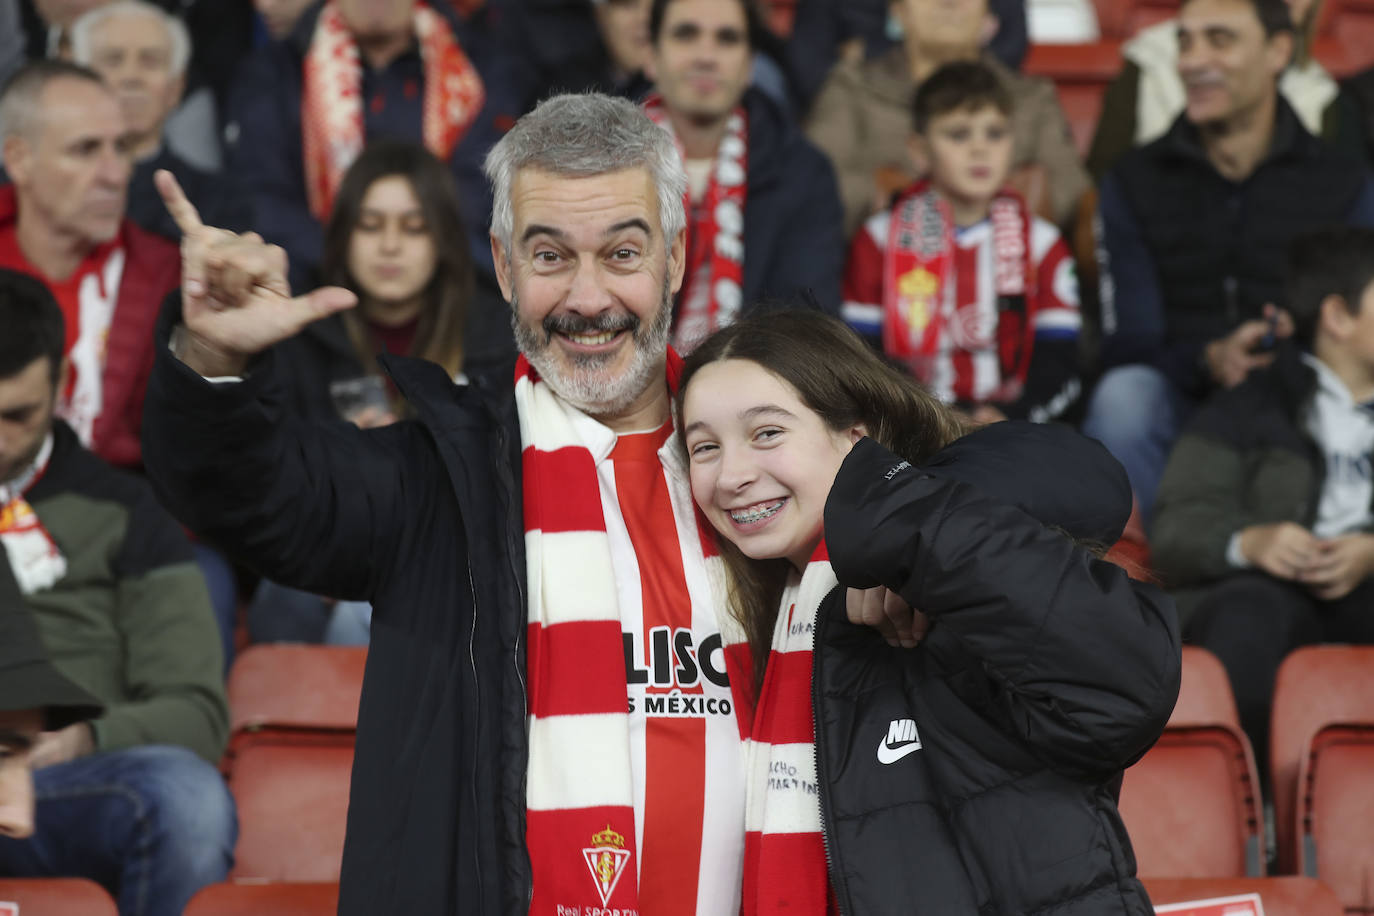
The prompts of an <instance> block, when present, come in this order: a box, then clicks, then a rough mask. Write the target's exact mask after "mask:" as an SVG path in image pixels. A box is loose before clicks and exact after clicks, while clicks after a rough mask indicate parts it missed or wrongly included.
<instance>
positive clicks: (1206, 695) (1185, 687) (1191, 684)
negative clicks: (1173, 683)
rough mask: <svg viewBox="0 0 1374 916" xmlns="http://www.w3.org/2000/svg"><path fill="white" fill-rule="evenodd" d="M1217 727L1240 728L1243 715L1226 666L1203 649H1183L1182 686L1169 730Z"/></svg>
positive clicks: (1185, 647) (1189, 647)
mask: <svg viewBox="0 0 1374 916" xmlns="http://www.w3.org/2000/svg"><path fill="white" fill-rule="evenodd" d="M1217 724H1221V725H1231V726H1234V727H1236V728H1240V714H1239V713H1238V712H1237V711H1236V698H1235V695H1234V694H1233V693H1232V692H1231V679H1230V678H1229V677H1227V675H1226V666H1224V665H1223V664H1222V663H1221V659H1219V658H1217V657H1216V656H1215V655H1213V654H1212V653H1211V652H1208V651H1207V650H1206V649H1204V648H1202V647H1201V646H1184V647H1183V683H1182V685H1181V686H1180V687H1179V691H1178V702H1177V703H1176V704H1174V711H1173V714H1172V715H1170V716H1169V727H1171V728H1179V727H1185V726H1189V725H1217Z"/></svg>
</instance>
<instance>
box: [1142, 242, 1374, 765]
mask: <svg viewBox="0 0 1374 916" xmlns="http://www.w3.org/2000/svg"><path fill="white" fill-rule="evenodd" d="M1288 263H1289V264H1290V269H1289V272H1288V282H1287V290H1286V292H1287V296H1286V302H1287V303H1288V308H1289V310H1290V313H1291V315H1292V318H1293V324H1294V332H1293V336H1292V338H1291V339H1289V340H1285V341H1283V342H1282V343H1281V344H1280V345H1279V347H1278V351H1277V359H1276V360H1275V361H1274V363H1273V364H1272V365H1270V366H1268V367H1267V368H1264V369H1262V370H1260V371H1259V372H1256V373H1254V374H1253V375H1251V376H1250V377H1249V378H1248V379H1247V380H1246V381H1245V382H1244V383H1242V384H1240V385H1238V386H1236V387H1234V388H1232V389H1230V390H1227V391H1224V392H1220V393H1218V394H1216V395H1215V396H1214V397H1213V398H1212V399H1211V400H1209V401H1208V402H1207V403H1206V404H1205V405H1204V406H1203V407H1202V409H1200V410H1199V411H1198V414H1197V416H1196V417H1195V419H1194V421H1193V422H1192V423H1190V424H1189V426H1188V428H1187V430H1186V432H1185V433H1184V435H1183V436H1182V438H1180V440H1179V443H1178V448H1176V449H1175V450H1174V453H1173V456H1172V457H1171V458H1170V459H1169V465H1168V469H1167V470H1166V471H1165V473H1164V479H1163V481H1162V483H1161V484H1160V490H1159V502H1158V505H1157V506H1156V520H1155V528H1154V538H1153V546H1154V555H1155V557H1156V559H1157V561H1158V564H1159V568H1160V570H1161V572H1163V573H1164V575H1165V577H1166V581H1168V583H1169V584H1170V585H1171V586H1172V587H1173V588H1174V589H1175V595H1176V596H1177V598H1178V607H1179V613H1180V616H1181V617H1182V619H1183V621H1184V624H1185V630H1184V632H1185V636H1186V637H1187V638H1189V639H1190V641H1192V642H1195V643H1197V644H1198V645H1201V646H1203V647H1204V648H1207V649H1209V650H1211V651H1212V652H1214V653H1215V654H1216V655H1217V657H1218V658H1220V659H1221V660H1222V662H1223V663H1224V664H1225V665H1226V670H1227V671H1228V673H1229V674H1230V677H1231V685H1232V689H1233V690H1234V692H1235V695H1236V704H1237V706H1238V707H1239V710H1240V720H1241V724H1242V725H1243V726H1244V728H1245V731H1246V732H1247V733H1248V734H1249V735H1250V741H1251V745H1252V746H1253V747H1254V748H1255V753H1256V756H1257V757H1258V758H1259V759H1260V760H1261V761H1263V760H1264V757H1265V756H1266V752H1267V749H1268V747H1269V740H1268V739H1269V707H1270V702H1271V700H1272V698H1273V693H1274V681H1275V678H1276V676H1277V674H1278V670H1279V664H1280V662H1282V661H1283V658H1284V656H1286V655H1287V654H1288V653H1289V652H1291V651H1293V650H1294V649H1296V648H1298V647H1299V646H1304V645H1309V644H1311V643H1315V642H1349V643H1357V644H1361V643H1363V644H1368V643H1374V616H1371V614H1370V607H1371V605H1374V580H1371V578H1370V577H1371V575H1374V534H1371V530H1374V513H1372V512H1371V505H1374V478H1372V477H1371V475H1370V457H1371V455H1374V412H1371V409H1370V405H1371V403H1374V231H1372V230H1369V229H1328V230H1324V231H1321V232H1317V233H1313V234H1310V235H1306V236H1303V237H1300V238H1299V239H1298V240H1297V241H1296V242H1295V243H1294V244H1293V246H1292V251H1291V254H1290V257H1289V258H1288Z"/></svg>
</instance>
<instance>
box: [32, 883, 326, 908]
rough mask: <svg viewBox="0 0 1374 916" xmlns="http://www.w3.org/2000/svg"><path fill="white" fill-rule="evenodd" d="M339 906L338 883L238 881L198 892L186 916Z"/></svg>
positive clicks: (213, 885)
mask: <svg viewBox="0 0 1374 916" xmlns="http://www.w3.org/2000/svg"><path fill="white" fill-rule="evenodd" d="M338 908H339V885H337V884H331V883H297V882H287V883H275V882H274V883H267V884H262V883H258V882H237V881H235V882H226V883H224V884H212V885H210V886H209V887H207V888H205V889H204V890H202V891H201V892H200V893H199V894H196V896H195V897H193V898H192V899H191V902H190V904H188V905H187V907H186V913H185V916H334V913H335V912H336V911H337V910H338ZM20 916H23V914H20Z"/></svg>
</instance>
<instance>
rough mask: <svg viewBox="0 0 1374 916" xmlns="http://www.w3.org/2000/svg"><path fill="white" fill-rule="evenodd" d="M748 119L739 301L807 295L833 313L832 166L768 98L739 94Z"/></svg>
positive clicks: (836, 254) (838, 228)
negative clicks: (742, 263)
mask: <svg viewBox="0 0 1374 916" xmlns="http://www.w3.org/2000/svg"><path fill="white" fill-rule="evenodd" d="M744 109H745V111H746V112H747V113H748V116H749V161H748V163H747V164H746V166H745V171H746V181H747V185H748V187H747V191H746V196H745V201H744V284H743V293H744V298H743V301H744V302H745V303H746V304H747V305H749V304H754V303H758V302H759V301H761V300H763V299H765V298H772V299H786V298H788V297H791V296H795V295H796V294H798V293H802V292H807V291H809V292H811V293H812V294H814V295H815V297H816V301H817V303H818V304H819V305H820V307H821V309H822V310H823V311H825V312H826V313H827V314H830V315H834V316H836V317H838V316H839V314H840V300H841V295H840V280H841V277H842V276H843V275H844V254H845V247H846V246H845V240H844V213H843V210H842V209H841V205H840V191H839V186H838V185H837V184H836V183H835V170H834V169H833V168H832V167H831V165H830V160H829V159H827V158H825V154H824V153H822V152H821V151H820V150H819V149H817V148H816V147H815V146H814V145H812V143H811V141H810V140H808V139H806V137H805V136H804V135H803V134H802V132H801V131H800V130H798V129H797V126H796V125H795V124H793V123H792V121H791V120H790V119H789V118H788V116H787V115H786V114H785V113H784V112H783V111H782V109H780V108H779V107H778V106H777V104H776V103H774V102H773V101H772V100H771V99H769V98H768V96H766V95H764V94H763V93H762V92H760V91H759V90H757V89H749V90H747V91H746V92H745V93H744Z"/></svg>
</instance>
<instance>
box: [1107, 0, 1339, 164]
mask: <svg viewBox="0 0 1374 916" xmlns="http://www.w3.org/2000/svg"><path fill="white" fill-rule="evenodd" d="M1286 5H1287V7H1288V12H1289V16H1290V18H1291V20H1292V24H1293V44H1292V54H1291V57H1290V59H1289V61H1288V62H1287V67H1286V69H1285V70H1284V71H1283V73H1282V75H1281V76H1280V77H1279V92H1280V94H1282V95H1283V97H1284V98H1285V99H1286V100H1287V102H1288V104H1289V105H1291V106H1292V107H1293V110H1294V112H1296V113H1297V115H1298V118H1299V120H1301V121H1302V125H1303V127H1304V128H1306V129H1307V131H1308V133H1312V134H1316V135H1318V136H1320V137H1322V138H1323V139H1325V140H1327V141H1328V142H1330V143H1332V144H1334V145H1335V146H1337V147H1339V148H1340V149H1343V150H1347V151H1349V152H1350V153H1351V154H1352V155H1356V156H1360V157H1362V158H1363V157H1364V150H1363V148H1362V145H1361V131H1360V112H1359V109H1358V106H1357V105H1356V104H1355V103H1354V102H1353V101H1352V100H1350V99H1347V98H1343V97H1342V96H1341V94H1340V90H1339V87H1338V86H1337V85H1336V81H1335V80H1334V79H1332V77H1331V75H1330V74H1329V73H1327V72H1326V68H1324V67H1323V66H1322V65H1321V63H1320V62H1319V61H1317V60H1316V59H1314V58H1313V57H1312V41H1313V38H1314V37H1315V34H1316V25H1317V17H1318V15H1319V14H1320V12H1321V8H1322V0H1288V2H1287V4H1286ZM1178 30H1179V23H1178V19H1177V18H1171V19H1166V20H1164V21H1163V22H1159V23H1155V24H1154V25H1151V26H1148V27H1147V28H1144V29H1142V30H1141V31H1140V32H1139V33H1138V34H1137V35H1136V36H1135V37H1133V38H1132V39H1131V40H1130V41H1128V42H1126V43H1125V44H1124V45H1123V46H1122V48H1121V53H1122V56H1123V57H1124V58H1125V65H1124V66H1123V67H1122V68H1121V73H1120V75H1118V76H1117V77H1116V79H1115V80H1113V81H1112V83H1111V85H1110V86H1108V87H1107V90H1106V93H1105V94H1104V95H1103V97H1102V115H1101V117H1099V118H1098V121H1097V132H1096V133H1095V134H1094V135H1093V142H1092V149H1091V150H1090V151H1089V153H1088V169H1089V171H1091V172H1092V174H1093V177H1094V178H1096V179H1098V180H1101V179H1102V177H1103V176H1105V175H1106V173H1107V171H1108V170H1109V169H1110V168H1111V167H1112V165H1114V164H1115V163H1116V162H1117V160H1118V159H1120V158H1121V156H1122V155H1123V154H1124V153H1125V152H1126V151H1127V150H1129V149H1130V148H1131V147H1133V146H1139V145H1141V144H1144V143H1149V142H1150V141H1151V140H1154V139H1157V138H1158V137H1160V136H1161V135H1163V134H1164V133H1165V131H1167V130H1168V129H1169V127H1170V126H1171V125H1172V124H1173V122H1174V119H1175V118H1177V117H1178V114H1179V112H1181V111H1182V110H1183V108H1184V105H1185V101H1186V93H1187V90H1186V88H1185V85H1184V79H1183V77H1182V76H1180V73H1179V38H1178Z"/></svg>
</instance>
